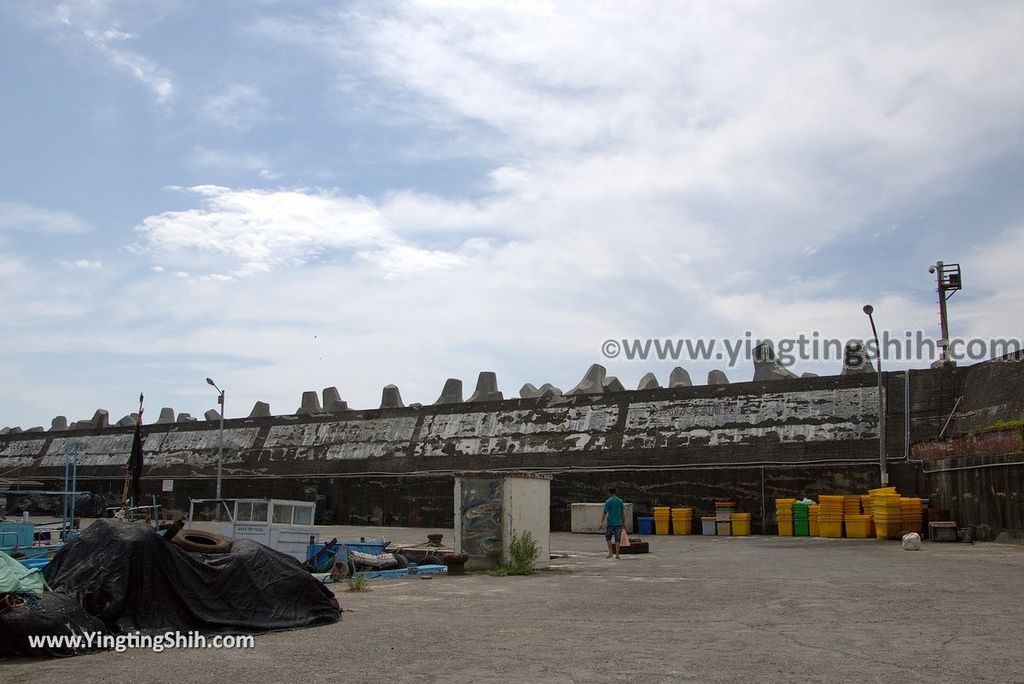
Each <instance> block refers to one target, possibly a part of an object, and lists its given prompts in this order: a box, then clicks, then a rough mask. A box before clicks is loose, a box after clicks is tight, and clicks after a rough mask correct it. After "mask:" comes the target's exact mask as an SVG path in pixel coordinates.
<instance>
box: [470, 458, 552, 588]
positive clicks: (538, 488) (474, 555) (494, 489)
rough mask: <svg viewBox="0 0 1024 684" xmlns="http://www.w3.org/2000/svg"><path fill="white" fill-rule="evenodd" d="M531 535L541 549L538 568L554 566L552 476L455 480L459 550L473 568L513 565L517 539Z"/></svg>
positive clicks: (483, 476) (503, 475)
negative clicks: (511, 546) (512, 552)
mask: <svg viewBox="0 0 1024 684" xmlns="http://www.w3.org/2000/svg"><path fill="white" fill-rule="evenodd" d="M525 532H529V533H530V535H531V536H532V537H533V539H534V540H535V541H536V542H537V545H538V546H539V547H540V553H539V554H538V557H537V560H536V562H535V563H534V567H537V568H547V567H550V565H551V476H550V475H541V474H533V473H515V474H511V473H495V474H473V475H465V476H458V477H456V478H455V548H457V549H459V550H460V551H461V552H462V553H465V554H467V555H468V556H469V560H468V561H467V562H466V567H467V568H468V569H474V570H480V569H487V568H492V567H494V566H496V565H498V564H499V563H509V562H511V555H510V554H509V544H510V543H511V541H512V539H513V536H514V535H522V534H523V533H525Z"/></svg>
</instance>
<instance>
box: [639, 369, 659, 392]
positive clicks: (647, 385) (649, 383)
mask: <svg viewBox="0 0 1024 684" xmlns="http://www.w3.org/2000/svg"><path fill="white" fill-rule="evenodd" d="M636 388H637V390H638V391H642V390H654V389H661V384H660V383H659V382H658V376H656V375H655V374H654V373H647V374H646V375H644V377H642V378H640V382H639V383H638V384H637V386H636Z"/></svg>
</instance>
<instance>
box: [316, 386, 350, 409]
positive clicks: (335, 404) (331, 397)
mask: <svg viewBox="0 0 1024 684" xmlns="http://www.w3.org/2000/svg"><path fill="white" fill-rule="evenodd" d="M322 394H323V398H324V411H326V412H327V413H343V412H344V411H348V410H349V408H348V402H347V401H345V400H343V399H342V398H341V394H340V393H339V392H338V388H337V387H325V388H324V391H323V393H322Z"/></svg>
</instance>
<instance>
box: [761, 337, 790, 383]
mask: <svg viewBox="0 0 1024 684" xmlns="http://www.w3.org/2000/svg"><path fill="white" fill-rule="evenodd" d="M795 377H796V374H795V373H793V372H792V371H790V370H789V369H787V368H786V367H785V366H783V365H782V364H781V363H780V362H779V360H778V358H776V356H775V349H774V348H772V345H771V342H762V343H760V344H759V345H757V346H756V347H754V382H760V381H763V380H788V379H790V378H795Z"/></svg>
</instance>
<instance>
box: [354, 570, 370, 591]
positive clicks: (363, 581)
mask: <svg viewBox="0 0 1024 684" xmlns="http://www.w3.org/2000/svg"><path fill="white" fill-rule="evenodd" d="M348 590H349V591H373V589H371V588H370V580H369V579H367V577H366V573H362V572H360V573H358V574H356V575H353V576H352V577H351V578H350V579H349V580H348Z"/></svg>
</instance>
